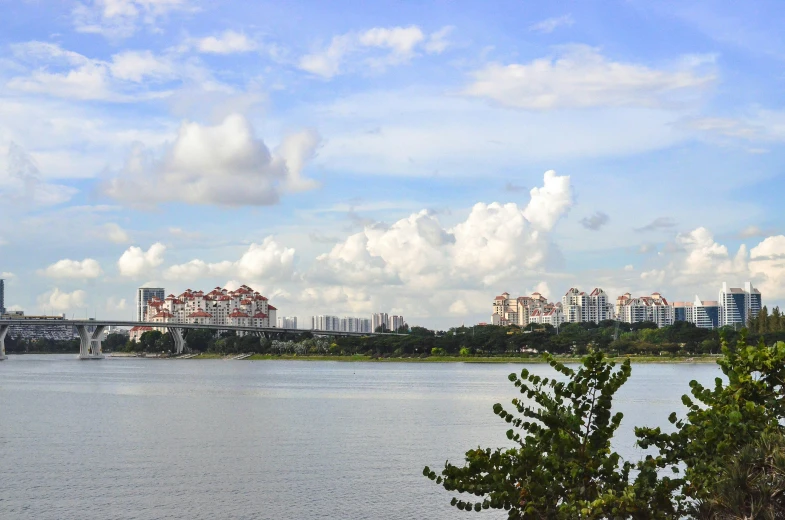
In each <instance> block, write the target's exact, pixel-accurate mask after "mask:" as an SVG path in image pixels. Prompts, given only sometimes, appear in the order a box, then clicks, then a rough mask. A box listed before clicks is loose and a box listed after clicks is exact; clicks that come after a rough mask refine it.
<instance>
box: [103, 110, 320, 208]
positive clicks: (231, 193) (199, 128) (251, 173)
mask: <svg viewBox="0 0 785 520" xmlns="http://www.w3.org/2000/svg"><path fill="white" fill-rule="evenodd" d="M318 142H319V138H318V137H317V136H316V135H315V134H313V133H311V132H301V133H298V134H294V135H290V136H287V137H286V138H285V139H284V140H283V142H282V143H281V145H280V146H279V147H278V149H276V150H275V151H274V152H271V151H270V150H269V149H268V148H267V146H266V145H265V143H264V142H263V141H262V140H260V139H257V138H256V137H255V135H254V132H253V128H252V127H251V124H250V123H249V122H248V120H247V119H246V118H245V117H243V116H241V115H239V114H233V115H230V116H228V117H227V118H226V119H224V121H223V122H221V123H219V124H218V125H215V126H208V125H202V124H200V123H196V122H186V123H183V125H182V126H181V127H180V130H179V132H178V134H177V137H176V139H175V141H174V142H173V143H172V144H171V145H169V146H168V147H167V149H166V151H165V153H164V155H163V157H152V156H151V155H150V154H149V153H148V152H147V151H146V150H145V149H144V148H141V147H136V148H135V149H134V150H133V152H132V154H131V157H130V158H129V160H128V161H127V163H126V166H125V168H124V169H123V170H122V171H121V172H120V173H119V174H118V175H117V176H115V177H114V178H112V179H110V180H109V181H108V182H106V183H105V184H104V186H103V191H104V192H105V193H106V194H107V195H109V196H111V197H113V198H115V199H118V200H121V201H126V202H129V203H131V204H136V205H150V204H156V203H161V202H169V201H179V202H186V203H189V204H215V205H220V206H245V205H250V206H261V205H270V204H275V203H277V202H278V199H279V196H280V194H281V192H284V191H301V190H305V189H311V188H313V187H315V183H314V182H313V181H311V180H308V179H305V178H304V177H303V176H302V169H303V167H304V166H305V163H306V162H307V161H308V160H309V159H310V158H311V157H312V156H313V154H314V152H315V149H316V146H317V144H318Z"/></svg>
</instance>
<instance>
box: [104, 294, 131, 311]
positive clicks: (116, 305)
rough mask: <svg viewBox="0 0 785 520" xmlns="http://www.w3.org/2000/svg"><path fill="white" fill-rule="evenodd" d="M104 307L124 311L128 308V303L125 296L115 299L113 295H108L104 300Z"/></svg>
mask: <svg viewBox="0 0 785 520" xmlns="http://www.w3.org/2000/svg"><path fill="white" fill-rule="evenodd" d="M106 308H107V309H109V310H112V311H124V310H126V309H127V308H128V304H127V303H126V300H125V298H120V299H117V298H115V297H114V296H110V297H109V298H107V300H106Z"/></svg>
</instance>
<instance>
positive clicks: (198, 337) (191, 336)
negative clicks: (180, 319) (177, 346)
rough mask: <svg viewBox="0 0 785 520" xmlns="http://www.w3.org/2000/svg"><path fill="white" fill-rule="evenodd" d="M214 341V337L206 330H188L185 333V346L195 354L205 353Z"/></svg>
mask: <svg viewBox="0 0 785 520" xmlns="http://www.w3.org/2000/svg"><path fill="white" fill-rule="evenodd" d="M214 341H215V337H214V336H213V333H212V332H211V331H210V330H207V329H190V330H188V331H187V332H186V333H185V344H186V345H188V348H189V349H191V350H195V351H197V352H204V351H206V350H207V349H208V348H209V347H210V346H211V344H212V343H213V342H214Z"/></svg>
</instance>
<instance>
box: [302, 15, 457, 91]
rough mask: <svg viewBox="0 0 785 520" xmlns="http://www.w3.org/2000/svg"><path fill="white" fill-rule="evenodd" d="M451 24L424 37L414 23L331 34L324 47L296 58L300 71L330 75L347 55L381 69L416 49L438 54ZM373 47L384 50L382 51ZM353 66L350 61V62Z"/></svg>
mask: <svg viewBox="0 0 785 520" xmlns="http://www.w3.org/2000/svg"><path fill="white" fill-rule="evenodd" d="M451 29H452V28H451V27H444V28H442V29H440V30H438V31H436V32H434V33H432V34H430V35H429V36H428V37H427V38H426V36H425V34H424V33H423V32H422V30H421V29H420V28H419V27H417V26H416V25H412V26H409V27H374V28H372V29H368V30H366V31H363V32H351V33H346V34H341V35H338V36H335V37H333V38H332V40H331V41H330V45H328V46H327V47H326V48H324V49H321V50H318V51H316V52H313V53H311V54H307V55H305V56H303V57H302V58H300V61H299V67H300V68H301V69H302V70H305V71H307V72H310V73H311V74H315V75H317V76H321V77H323V78H328V79H329V78H332V77H333V76H336V75H338V74H340V73H342V72H343V70H342V67H343V65H345V64H346V61H347V59H348V58H349V57H350V56H353V55H357V56H358V60H359V63H361V64H363V65H365V66H366V67H371V68H374V69H379V70H382V69H384V68H386V67H388V66H390V65H399V64H402V63H407V62H409V61H410V60H411V59H412V58H413V57H414V56H415V55H416V54H417V49H418V48H422V49H423V50H425V52H428V53H431V54H438V53H441V52H443V51H444V50H445V49H446V48H447V46H448V42H447V40H446V37H447V35H448V34H449V32H450V30H451ZM374 50H384V51H387V52H386V53H384V54H379V53H378V52H377V53H374V52H372V51H374ZM352 65H353V64H352Z"/></svg>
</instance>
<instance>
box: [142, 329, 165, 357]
mask: <svg viewBox="0 0 785 520" xmlns="http://www.w3.org/2000/svg"><path fill="white" fill-rule="evenodd" d="M161 336H163V334H162V333H161V331H160V330H148V331H147V332H145V333H143V334H142V335H141V336H140V337H139V344H140V345H141V347H142V350H143V351H144V352H159V349H158V347H157V343H158V340H159V339H161Z"/></svg>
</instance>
